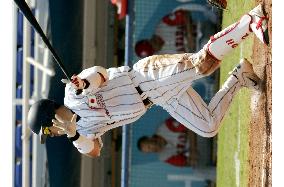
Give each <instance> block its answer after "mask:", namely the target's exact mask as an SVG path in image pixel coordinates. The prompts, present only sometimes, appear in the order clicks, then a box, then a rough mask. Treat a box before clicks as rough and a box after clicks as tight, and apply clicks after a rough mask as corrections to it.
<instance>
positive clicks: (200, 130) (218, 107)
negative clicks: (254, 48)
mask: <svg viewBox="0 0 284 187" xmlns="http://www.w3.org/2000/svg"><path fill="white" fill-rule="evenodd" d="M242 87H249V88H254V89H260V79H259V78H258V77H257V76H256V75H255V73H254V72H253V69H252V66H251V64H250V63H249V62H247V60H242V61H241V63H240V64H239V65H238V66H237V67H236V68H235V69H234V70H233V71H232V72H231V74H230V76H229V78H228V79H227V81H226V82H225V83H224V84H223V86H222V88H221V89H220V90H219V91H218V92H217V93H216V94H215V96H214V97H213V98H212V100H211V101H210V103H209V105H207V104H206V103H205V102H204V101H203V99H202V98H201V97H200V95H199V94H198V93H197V92H195V91H194V89H192V88H189V89H188V90H187V91H186V92H185V93H184V94H183V95H182V96H181V97H180V98H179V100H175V99H173V100H172V101H168V102H167V105H163V106H162V107H163V108H164V109H166V110H167V111H168V112H169V113H170V115H172V116H173V117H174V118H175V119H176V120H178V121H179V122H180V123H182V124H183V125H185V126H186V127H187V128H189V129H191V130H192V131H194V132H196V133H197V134H199V135H201V136H204V137H212V136H215V135H216V134H217V132H218V130H219V128H220V123H221V121H222V119H223V117H224V115H225V114H226V112H227V111H228V109H229V107H230V104H231V101H232V100H233V97H234V96H235V94H236V93H237V92H238V91H239V90H240V89H241V88H242Z"/></svg>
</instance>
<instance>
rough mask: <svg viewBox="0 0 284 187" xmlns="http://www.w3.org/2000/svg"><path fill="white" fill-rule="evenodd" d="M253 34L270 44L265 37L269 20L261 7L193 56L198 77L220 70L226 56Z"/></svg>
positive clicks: (211, 40) (256, 8)
mask: <svg viewBox="0 0 284 187" xmlns="http://www.w3.org/2000/svg"><path fill="white" fill-rule="evenodd" d="M251 32H254V33H255V35H256V36H257V37H258V38H259V39H260V40H261V41H262V42H263V43H265V44H267V43H268V37H265V36H267V18H266V17H265V16H264V13H263V9H262V6H261V5H258V6H257V7H255V8H254V9H253V10H251V11H250V12H249V13H248V14H246V15H244V16H243V17H242V18H241V19H240V21H238V22H236V23H234V24H232V25H230V26H229V27H227V28H225V29H224V30H222V31H220V32H218V33H217V34H215V35H214V36H212V37H211V38H210V40H209V41H208V43H207V44H206V45H205V46H204V47H203V48H202V49H201V50H200V51H199V52H198V53H195V54H194V55H192V56H191V58H192V62H193V64H194V67H195V68H196V71H197V75H199V74H201V75H203V76H206V75H210V74H211V73H213V72H214V71H215V70H216V69H217V68H219V66H220V63H221V60H222V59H223V58H224V56H226V55H227V54H229V53H230V52H231V51H232V50H233V49H235V48H236V47H237V46H238V45H239V44H240V43H241V42H242V41H244V40H245V39H246V38H247V37H248V35H249V34H250V33H251ZM197 78H198V77H197Z"/></svg>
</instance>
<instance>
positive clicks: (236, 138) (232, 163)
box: [217, 0, 255, 187]
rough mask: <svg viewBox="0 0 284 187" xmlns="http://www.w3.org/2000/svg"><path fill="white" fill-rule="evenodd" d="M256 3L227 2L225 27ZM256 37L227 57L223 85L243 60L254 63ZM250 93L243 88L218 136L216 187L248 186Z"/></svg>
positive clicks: (223, 71) (221, 78) (222, 68)
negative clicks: (252, 56) (252, 60)
mask: <svg viewBox="0 0 284 187" xmlns="http://www.w3.org/2000/svg"><path fill="white" fill-rule="evenodd" d="M254 5H255V4H254V1H245V0H238V1H233V0H231V1H228V7H227V9H228V10H226V11H224V12H223V24H222V25H223V28H225V27H226V26H228V25H230V24H232V23H234V22H236V21H238V20H239V19H240V17H241V16H242V15H243V14H245V13H247V12H248V11H249V10H251V9H252V8H253V7H254ZM253 37H254V36H253V34H251V35H250V37H249V38H248V39H247V40H246V41H244V42H243V43H242V44H241V45H239V46H238V48H237V49H236V50H234V51H233V52H232V53H230V55H229V56H227V57H226V58H225V59H224V60H223V62H222V65H221V72H220V76H221V77H220V84H222V83H224V81H225V80H226V79H227V77H228V72H230V71H231V70H232V69H233V68H234V67H235V65H236V64H238V63H239V61H240V59H241V58H242V57H245V58H248V59H249V60H251V54H252V47H253ZM250 114H251V111H250V91H249V90H248V89H242V90H241V91H240V92H239V93H238V95H237V96H236V97H235V98H234V100H233V103H232V105H231V107H230V110H229V111H228V113H227V115H226V117H225V118H224V120H223V122H222V127H221V129H220V132H219V133H218V153H217V154H218V158H217V186H218V187H234V186H236V187H238V186H240V187H244V186H247V183H248V169H249V168H248V167H247V166H248V147H249V145H248V144H249V141H248V125H249V122H250Z"/></svg>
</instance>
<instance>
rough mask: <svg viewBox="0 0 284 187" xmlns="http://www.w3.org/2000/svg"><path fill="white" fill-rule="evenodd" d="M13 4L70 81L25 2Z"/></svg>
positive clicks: (22, 0) (16, 1) (23, 0)
mask: <svg viewBox="0 0 284 187" xmlns="http://www.w3.org/2000/svg"><path fill="white" fill-rule="evenodd" d="M14 2H15V3H16V4H17V6H18V7H19V9H20V10H21V11H22V13H23V14H24V16H25V17H26V18H27V20H28V21H29V22H30V24H31V25H32V26H33V28H34V29H35V30H36V31H37V33H38V34H39V35H40V37H41V38H42V40H43V42H44V43H45V45H46V46H47V48H48V49H49V51H50V52H51V54H52V56H53V58H54V59H55V62H56V63H57V65H58V66H59V67H60V69H61V71H62V72H63V73H64V75H65V76H66V78H67V79H68V80H69V81H71V78H70V74H69V73H68V72H67V70H66V69H65V67H64V65H63V63H62V61H61V59H60V57H59V56H58V55H57V53H56V51H55V50H54V48H53V47H52V45H51V44H50V42H49V40H48V38H47V37H46V35H45V34H44V32H43V31H42V29H41V27H40V25H39V23H38V22H37V20H36V18H35V17H34V15H33V13H32V11H31V9H30V8H29V6H28V5H27V3H26V2H25V0H14ZM80 93H82V90H77V92H76V94H77V95H78V94H80Z"/></svg>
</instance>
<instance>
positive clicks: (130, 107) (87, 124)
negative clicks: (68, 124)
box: [64, 66, 146, 138]
mask: <svg viewBox="0 0 284 187" xmlns="http://www.w3.org/2000/svg"><path fill="white" fill-rule="evenodd" d="M87 70H88V71H87V72H89V74H92V73H96V72H94V71H92V68H89V69H87ZM84 71H85V70H84ZM128 71H129V67H127V66H122V67H118V68H109V69H107V72H108V77H109V80H107V81H106V82H105V83H104V84H103V85H102V86H101V87H100V88H98V89H94V90H92V88H91V89H88V90H91V91H89V92H87V93H84V94H81V95H76V93H75V89H74V88H73V87H72V86H71V83H69V84H66V87H65V98H64V104H65V105H66V106H67V107H68V108H69V109H71V110H72V111H74V112H75V113H76V114H77V115H79V116H80V117H81V118H80V120H79V121H78V122H77V131H78V132H79V133H80V134H83V135H90V134H93V135H94V136H93V137H94V138H97V137H99V136H101V135H102V134H103V133H105V132H106V131H108V130H110V129H113V128H116V127H118V126H121V125H125V124H129V123H132V122H134V121H136V120H137V119H139V118H140V117H141V116H142V115H143V114H144V113H145V112H146V108H145V105H144V104H143V101H142V99H141V96H140V94H139V93H138V91H137V90H136V88H135V87H134V85H133V82H132V81H131V78H130V76H129V72H128ZM85 75H86V76H90V75H88V73H87V74H86V71H85ZM78 76H80V74H79V75H78ZM82 78H84V77H82ZM90 87H91V85H90ZM94 103H96V104H95V105H94ZM93 106H95V107H93Z"/></svg>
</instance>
